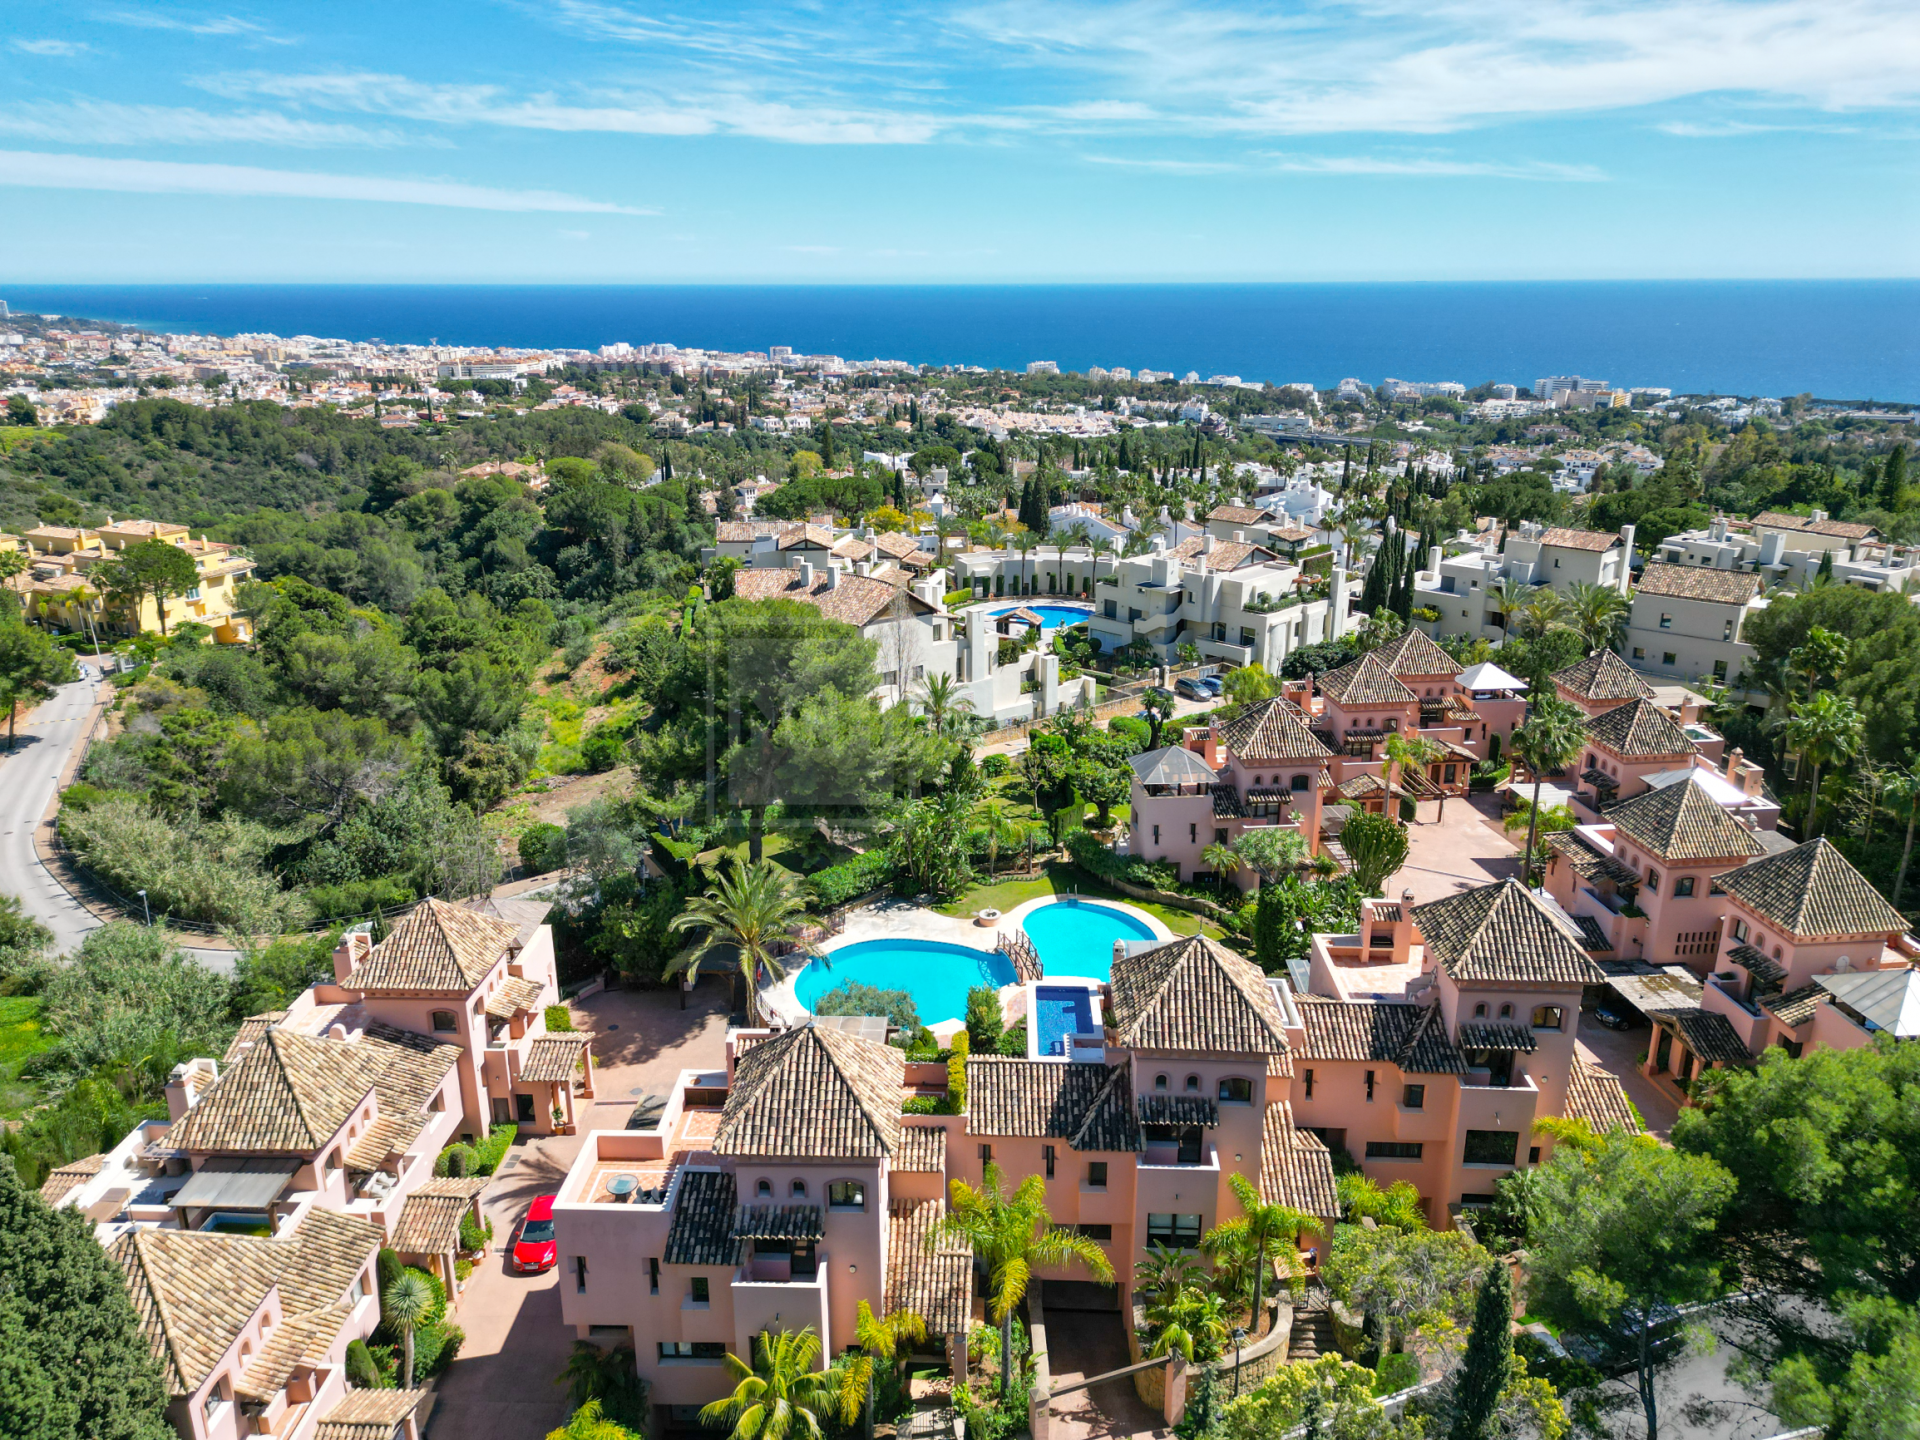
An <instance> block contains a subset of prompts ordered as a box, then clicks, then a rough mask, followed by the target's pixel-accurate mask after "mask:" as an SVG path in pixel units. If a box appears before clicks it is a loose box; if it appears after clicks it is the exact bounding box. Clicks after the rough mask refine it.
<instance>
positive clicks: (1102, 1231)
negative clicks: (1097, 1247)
mask: <svg viewBox="0 0 1920 1440" xmlns="http://www.w3.org/2000/svg"><path fill="white" fill-rule="evenodd" d="M1073 1228H1074V1229H1075V1230H1078V1231H1079V1232H1080V1234H1081V1235H1082V1236H1084V1237H1085V1238H1086V1239H1088V1240H1111V1239H1113V1226H1111V1225H1076V1226H1074V1227H1073Z"/></svg>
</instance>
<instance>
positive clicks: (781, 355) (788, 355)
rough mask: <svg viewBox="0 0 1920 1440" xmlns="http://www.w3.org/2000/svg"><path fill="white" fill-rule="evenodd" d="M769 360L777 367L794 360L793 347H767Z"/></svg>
mask: <svg viewBox="0 0 1920 1440" xmlns="http://www.w3.org/2000/svg"><path fill="white" fill-rule="evenodd" d="M767 358H768V359H769V360H771V361H773V363H774V364H776V365H778V364H781V363H782V362H784V361H787V360H791V359H792V358H793V347H792V346H791V345H769V346H768V347H767Z"/></svg>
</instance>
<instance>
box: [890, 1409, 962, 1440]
mask: <svg viewBox="0 0 1920 1440" xmlns="http://www.w3.org/2000/svg"><path fill="white" fill-rule="evenodd" d="M954 1419H955V1412H954V1411H953V1409H952V1408H951V1407H950V1406H945V1405H934V1406H921V1407H920V1408H918V1409H916V1410H914V1411H913V1412H912V1413H911V1414H909V1415H908V1416H907V1418H906V1419H904V1420H902V1421H901V1422H900V1432H899V1433H900V1440H953V1437H954V1423H953V1422H954Z"/></svg>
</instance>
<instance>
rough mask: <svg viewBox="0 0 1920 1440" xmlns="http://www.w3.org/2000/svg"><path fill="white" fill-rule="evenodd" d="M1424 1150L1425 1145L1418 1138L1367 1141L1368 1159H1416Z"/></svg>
mask: <svg viewBox="0 0 1920 1440" xmlns="http://www.w3.org/2000/svg"><path fill="white" fill-rule="evenodd" d="M1425 1151H1426V1146H1424V1145H1423V1144H1421V1143H1420V1142H1419V1141H1418V1140H1369V1141H1367V1159H1369V1160H1418V1159H1419V1158H1420V1157H1421V1155H1422V1154H1424V1153H1425Z"/></svg>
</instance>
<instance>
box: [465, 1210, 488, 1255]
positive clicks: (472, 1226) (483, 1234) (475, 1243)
mask: <svg viewBox="0 0 1920 1440" xmlns="http://www.w3.org/2000/svg"><path fill="white" fill-rule="evenodd" d="M492 1239H493V1222H492V1221H491V1220H487V1221H482V1222H479V1223H475V1221H474V1218H473V1216H472V1215H462V1216H461V1217H460V1248H461V1249H462V1250H484V1249H486V1248H487V1244H488V1242H489V1241H491V1240H492Z"/></svg>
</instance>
